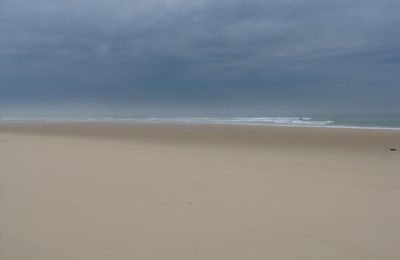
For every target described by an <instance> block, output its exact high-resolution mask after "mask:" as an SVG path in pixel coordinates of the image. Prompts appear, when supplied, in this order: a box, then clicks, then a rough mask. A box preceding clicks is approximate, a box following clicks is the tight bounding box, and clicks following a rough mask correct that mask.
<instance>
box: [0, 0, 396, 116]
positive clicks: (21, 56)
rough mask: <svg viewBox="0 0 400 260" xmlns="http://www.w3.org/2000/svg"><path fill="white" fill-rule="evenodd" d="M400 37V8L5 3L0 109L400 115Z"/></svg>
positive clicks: (304, 0) (240, 1) (289, 3)
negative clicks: (38, 105) (59, 106)
mask: <svg viewBox="0 0 400 260" xmlns="http://www.w3.org/2000/svg"><path fill="white" fill-rule="evenodd" d="M399 26H400V4H399V3H398V1H394V0H383V1H379V2H377V1H371V0H365V1H363V0H355V1H344V0H338V1H321V0H301V1H298V0H285V1H282V0H280V1H278V0H275V1H258V0H253V1H245V0H230V1H211V0H199V1H181V0H152V1H144V0H143V1H142V0H131V1H129V0H102V1H99V0H85V1H78V0H71V1H55V0H37V1H30V0H2V1H1V3H0V33H1V37H0V91H1V95H0V102H3V103H13V102H14V103H15V102H31V103H35V102H45V101H57V100H60V101H65V100H68V99H71V100H76V99H98V100H103V101H104V100H105V101H107V102H131V101H135V102H142V103H146V102H148V103H160V104H161V103H182V104H186V103H196V104H198V105H199V106H201V105H202V104H203V105H208V104H210V102H212V103H213V104H223V103H224V102H231V103H235V102H236V103H237V102H239V101H240V102H242V103H243V104H247V105H248V104H253V103H258V104H260V105H262V104H263V102H264V103H268V104H273V105H276V104H277V103H280V104H287V103H293V104H294V107H296V104H298V105H299V106H307V105H309V106H310V105H313V104H316V105H319V104H320V103H325V104H329V105H332V106H340V105H343V106H349V107H352V108H354V106H360V108H364V107H370V106H371V104H374V105H376V104H384V103H388V102H389V103H394V102H395V101H396V99H397V98H399V97H400V90H399V86H398V84H399V80H400V78H399V76H398V74H399V73H398V71H399V69H400V66H399V65H400V47H399V46H400V34H398V33H397V31H398V28H399ZM398 103H400V102H398ZM389 107H390V108H391V109H392V110H400V105H389Z"/></svg>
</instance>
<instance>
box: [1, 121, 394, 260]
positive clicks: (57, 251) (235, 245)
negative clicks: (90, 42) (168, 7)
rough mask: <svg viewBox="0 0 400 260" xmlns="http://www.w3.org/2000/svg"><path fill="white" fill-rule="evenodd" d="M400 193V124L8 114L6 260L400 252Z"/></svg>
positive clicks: (382, 255)
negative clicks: (46, 118)
mask: <svg viewBox="0 0 400 260" xmlns="http://www.w3.org/2000/svg"><path fill="white" fill-rule="evenodd" d="M391 148H396V149H397V151H390V149H391ZM399 201H400V131H384V130H360V129H322V128H301V127H260V126H222V125H219V126H218V125H208V126H207V125H156V124H154V125H151V124H149V125H145V124H122V123H121V124H116V123H113V124H112V123H1V124H0V259H1V260H27V259H29V260H55V259H57V260H63V259H68V260H70V259H71V260H72V259H73V260H77V259H81V260H89V259H93V260H103V259H104V260H109V259H118V260H122V259H126V260H128V259H146V260H147V259H171V260H178V259H182V260H190V259H199V260H203V259H218V260H222V259H227V260H228V259H229V260H235V259H243V260H244V259H260V260H261V259H263V260H264V259H274V260H276V259H282V260H283V259H285V260H288V259H293V260H294V259H296V260H299V259H304V260H312V259H318V260H321V259H324V260H327V259H334V260H337V259H341V260H347V259H360V260H361V259H363V260H366V259H393V260H394V259H400V247H399V243H400V205H399Z"/></svg>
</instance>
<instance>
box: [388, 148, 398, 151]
mask: <svg viewBox="0 0 400 260" xmlns="http://www.w3.org/2000/svg"><path fill="white" fill-rule="evenodd" d="M389 150H390V151H392V152H395V151H397V149H396V148H390V149H389Z"/></svg>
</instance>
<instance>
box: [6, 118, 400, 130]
mask: <svg viewBox="0 0 400 260" xmlns="http://www.w3.org/2000/svg"><path fill="white" fill-rule="evenodd" d="M0 122H124V123H151V124H155V123H163V124H228V125H265V126H292V127H328V128H365V129H388V130H400V115H373V116H371V115H369V116H368V115H351V116H349V115H346V116H343V115H341V116H339V115H326V116H282V117H274V116H237V117H234V116H229V117H227V116H225V117H210V116H208V117H198V116H197V117H188V116H185V117H132V118H126V117H125V118H120V117H29V118H18V117H3V118H0Z"/></svg>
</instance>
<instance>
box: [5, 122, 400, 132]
mask: <svg viewBox="0 0 400 260" xmlns="http://www.w3.org/2000/svg"><path fill="white" fill-rule="evenodd" d="M13 123H16V124H77V123H82V124H101V123H105V124H128V125H149V126H152V125H154V126H158V125H161V126H162V125H173V126H180V125H182V126H187V125H188V126H214V125H217V126H256V127H290V128H320V129H354V130H383V131H400V127H389V126H388V127H386V126H356V125H301V124H292V125H290V124H262V123H196V122H191V123H189V122H145V121H140V120H130V119H121V120H118V119H117V120H115V119H113V120H98V119H95V120H92V119H82V120H75V119H71V120H63V119H60V120H25V119H24V120H19V119H18V120H0V125H1V124H13Z"/></svg>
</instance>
